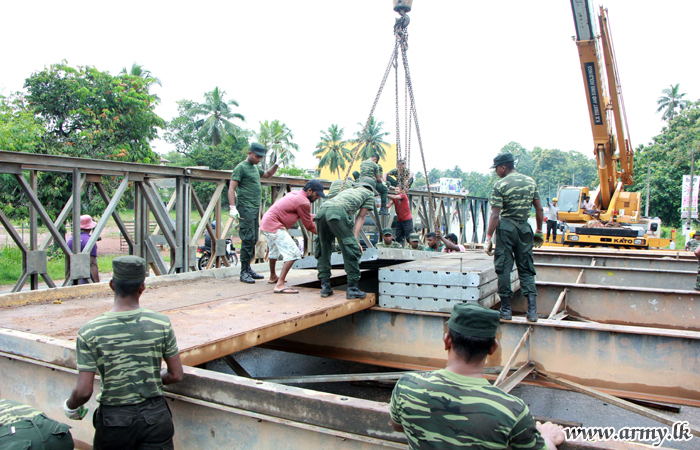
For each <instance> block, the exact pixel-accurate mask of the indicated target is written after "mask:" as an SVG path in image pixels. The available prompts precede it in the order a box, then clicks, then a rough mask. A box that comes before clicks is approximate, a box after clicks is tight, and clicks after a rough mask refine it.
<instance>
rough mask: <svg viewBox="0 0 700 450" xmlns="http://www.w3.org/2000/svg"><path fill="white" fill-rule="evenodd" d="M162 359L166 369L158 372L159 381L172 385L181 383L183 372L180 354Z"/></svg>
mask: <svg viewBox="0 0 700 450" xmlns="http://www.w3.org/2000/svg"><path fill="white" fill-rule="evenodd" d="M164 359H165V365H166V366H167V368H166V369H163V370H161V372H160V379H161V380H162V381H163V384H173V383H177V382H180V381H182V377H183V370H182V362H181V361H180V354H179V353H178V354H177V355H175V356H173V357H170V358H164Z"/></svg>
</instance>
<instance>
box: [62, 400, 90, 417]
mask: <svg viewBox="0 0 700 450" xmlns="http://www.w3.org/2000/svg"><path fill="white" fill-rule="evenodd" d="M63 413H64V414H65V415H66V417H68V418H69V419H71V420H83V417H85V415H87V413H88V409H87V408H86V407H85V406H83V405H80V406H78V407H77V408H76V409H70V408H69V407H68V399H66V401H64V402H63Z"/></svg>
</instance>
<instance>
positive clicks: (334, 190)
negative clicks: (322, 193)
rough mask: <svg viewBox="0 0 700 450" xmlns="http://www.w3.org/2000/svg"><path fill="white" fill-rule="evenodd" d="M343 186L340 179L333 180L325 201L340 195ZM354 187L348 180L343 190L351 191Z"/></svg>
mask: <svg viewBox="0 0 700 450" xmlns="http://www.w3.org/2000/svg"><path fill="white" fill-rule="evenodd" d="M342 186H343V179H342V178H341V179H340V180H335V181H334V182H332V183H331V187H330V189H328V194H326V199H331V198H333V197H335V196H336V195H338V193H340V188H341V187H342ZM353 187H355V183H353V182H352V180H348V181H346V182H345V188H343V190H346V189H352V188H353Z"/></svg>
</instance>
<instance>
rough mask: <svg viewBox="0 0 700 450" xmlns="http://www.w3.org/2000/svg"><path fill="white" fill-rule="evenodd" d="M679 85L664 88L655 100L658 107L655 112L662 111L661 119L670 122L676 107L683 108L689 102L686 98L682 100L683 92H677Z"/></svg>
mask: <svg viewBox="0 0 700 450" xmlns="http://www.w3.org/2000/svg"><path fill="white" fill-rule="evenodd" d="M678 89H679V85H678V84H676V85H675V86H674V85H670V87H669V88H667V89H664V90H663V91H662V93H663V94H664V95H662V96H661V97H659V98H658V100H656V104H657V105H659V108H658V109H657V110H656V112H661V111H664V115H663V116H662V117H661V118H662V119H663V120H666V121H668V122H670V121H671V120H673V116H674V115H675V113H676V108H680V109H683V108H685V107H686V106H688V104H689V103H690V102H689V101H688V100H683V97H684V96H685V94H681V93H679V92H678Z"/></svg>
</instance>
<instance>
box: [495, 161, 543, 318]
mask: <svg viewBox="0 0 700 450" xmlns="http://www.w3.org/2000/svg"><path fill="white" fill-rule="evenodd" d="M514 163H515V160H514V159H513V155H512V154H511V153H501V154H500V155H498V156H496V158H494V160H493V166H492V167H491V168H492V169H493V168H495V169H496V174H497V175H498V177H499V178H501V179H500V180H498V181H496V184H494V186H493V194H492V195H491V200H490V202H491V217H490V219H489V228H488V231H487V233H486V242H485V243H484V244H485V246H486V253H487V254H489V255H493V254H494V251H493V247H494V241H495V246H496V250H495V258H494V265H495V266H496V274H498V296H499V297H501V318H502V319H504V320H511V319H512V318H513V316H512V313H511V309H510V300H511V299H512V298H513V290H512V289H511V285H510V273H511V271H512V270H513V260H515V265H516V266H517V267H518V276H519V277H520V291H521V292H522V294H523V295H524V296H525V297H527V320H528V321H530V322H537V289H536V288H535V275H536V274H537V273H536V272H535V262H534V259H533V256H532V247H533V246H534V247H541V246H542V244H543V243H544V236H543V235H542V221H543V220H544V210H543V209H542V202H540V194H539V193H538V192H537V184H536V183H535V180H533V179H532V178H530V177H528V176H525V175H523V174H520V173H518V172H516V171H515V166H514ZM532 206H534V207H535V218H536V221H537V230H536V231H535V233H534V235H533V233H532V227H531V226H530V224H529V223H528V222H527V219H528V218H529V217H530V208H531V207H532ZM494 232H495V233H496V235H495V236H493V234H494ZM493 238H495V239H493Z"/></svg>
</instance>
